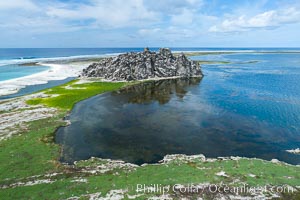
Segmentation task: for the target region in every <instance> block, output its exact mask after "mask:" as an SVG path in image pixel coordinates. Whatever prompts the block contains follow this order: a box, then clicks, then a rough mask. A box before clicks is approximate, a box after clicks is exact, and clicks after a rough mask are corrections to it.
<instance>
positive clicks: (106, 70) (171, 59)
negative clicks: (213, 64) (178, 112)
mask: <svg viewBox="0 0 300 200" xmlns="http://www.w3.org/2000/svg"><path fill="white" fill-rule="evenodd" d="M82 76H84V77H101V78H104V79H107V80H112V81H131V80H142V79H150V78H168V77H202V76H203V74H202V71H201V68H200V66H199V65H198V64H197V62H196V61H191V60H189V59H188V58H187V57H186V56H185V55H184V54H183V53H181V54H179V55H178V56H175V55H173V54H172V53H171V51H170V50H169V49H167V48H162V49H160V50H159V52H152V51H149V49H148V48H145V50H144V51H143V52H139V53H133V52H131V53H125V54H121V55H118V56H117V57H110V58H104V59H102V60H100V62H98V63H93V64H91V65H90V66H89V67H87V68H86V69H84V70H83V73H82Z"/></svg>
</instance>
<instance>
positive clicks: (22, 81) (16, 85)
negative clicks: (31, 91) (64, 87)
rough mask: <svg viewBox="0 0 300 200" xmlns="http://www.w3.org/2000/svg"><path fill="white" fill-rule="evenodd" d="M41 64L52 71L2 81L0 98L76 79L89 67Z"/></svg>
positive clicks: (77, 64) (85, 64)
mask: <svg viewBox="0 0 300 200" xmlns="http://www.w3.org/2000/svg"><path fill="white" fill-rule="evenodd" d="M39 64H40V65H43V66H47V67H50V69H48V70H46V71H42V72H39V73H35V74H31V75H28V76H24V77H19V78H15V79H10V80H5V81H0V96H3V95H9V94H14V93H17V92H18V91H19V90H20V89H22V88H25V87H26V86H29V85H38V84H46V83H48V81H52V80H64V79H66V78H69V77H76V76H78V75H79V74H80V72H81V71H82V70H83V68H85V67H87V66H88V65H89V63H76V64H48V63H39Z"/></svg>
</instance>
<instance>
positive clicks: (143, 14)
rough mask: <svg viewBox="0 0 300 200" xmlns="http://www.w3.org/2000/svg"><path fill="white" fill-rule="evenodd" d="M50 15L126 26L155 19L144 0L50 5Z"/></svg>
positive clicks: (112, 25)
mask: <svg viewBox="0 0 300 200" xmlns="http://www.w3.org/2000/svg"><path fill="white" fill-rule="evenodd" d="M46 13H47V15H48V16H50V17H56V18H60V19H62V20H63V19H66V20H94V21H95V24H97V25H99V26H108V27H113V28H115V27H126V26H136V25H137V24H142V23H145V22H148V21H155V20H156V18H157V16H156V14H155V13H154V12H152V11H149V10H148V9H147V8H145V6H144V4H143V1H142V0H128V1H126V2H124V1H123V0H91V1H90V3H89V4H77V5H75V8H74V5H72V6H69V5H68V4H63V5H61V6H60V7H57V6H50V7H48V8H47V11H46Z"/></svg>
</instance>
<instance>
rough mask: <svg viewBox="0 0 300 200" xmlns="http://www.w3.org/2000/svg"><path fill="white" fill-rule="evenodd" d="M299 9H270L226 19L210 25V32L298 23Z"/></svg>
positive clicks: (275, 26) (247, 29)
mask: <svg viewBox="0 0 300 200" xmlns="http://www.w3.org/2000/svg"><path fill="white" fill-rule="evenodd" d="M299 22H300V11H299V10H298V9H296V8H294V7H290V8H287V9H281V10H270V11H267V12H263V13H260V14H257V15H255V16H252V17H250V18H247V17H246V16H244V15H242V16H240V17H237V18H236V19H226V20H224V21H223V22H222V23H221V24H220V25H214V26H211V27H210V29H209V31H210V32H243V31H249V30H253V29H270V28H278V27H280V26H282V25H285V24H291V23H299Z"/></svg>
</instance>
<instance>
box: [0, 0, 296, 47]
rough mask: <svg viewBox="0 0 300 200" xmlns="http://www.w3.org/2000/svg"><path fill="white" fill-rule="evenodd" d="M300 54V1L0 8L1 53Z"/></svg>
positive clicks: (121, 1)
mask: <svg viewBox="0 0 300 200" xmlns="http://www.w3.org/2000/svg"><path fill="white" fill-rule="evenodd" d="M146 46H149V47H162V46H163V47H300V0H0V48H19V47H20V48H25V47H26V48H32V47H43V48H47V47H53V48H55V47H58V48H68V47H146Z"/></svg>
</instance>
